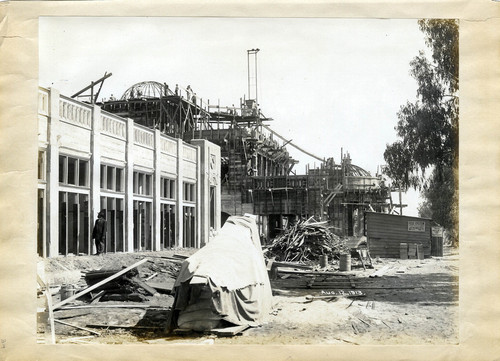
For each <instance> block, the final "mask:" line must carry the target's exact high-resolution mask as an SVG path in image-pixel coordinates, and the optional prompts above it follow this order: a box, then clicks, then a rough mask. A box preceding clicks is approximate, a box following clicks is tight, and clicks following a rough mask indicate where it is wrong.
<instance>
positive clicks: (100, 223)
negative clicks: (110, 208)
mask: <svg viewBox="0 0 500 361" xmlns="http://www.w3.org/2000/svg"><path fill="white" fill-rule="evenodd" d="M92 239H93V240H94V242H95V248H96V250H97V253H96V255H100V254H103V253H104V245H105V244H106V211H104V210H101V211H100V212H99V214H98V215H97V219H96V221H95V225H94V229H93V231H92Z"/></svg>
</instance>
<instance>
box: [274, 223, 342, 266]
mask: <svg viewBox="0 0 500 361" xmlns="http://www.w3.org/2000/svg"><path fill="white" fill-rule="evenodd" d="M330 228H331V227H328V222H326V221H325V222H317V221H315V220H314V218H312V217H311V218H309V219H308V220H305V221H298V222H296V223H295V224H294V225H292V226H291V227H289V228H287V229H285V230H284V231H283V233H281V234H280V235H279V236H278V237H277V238H275V239H274V240H273V241H272V244H271V245H270V247H269V248H268V253H269V255H270V256H274V257H276V259H277V260H280V261H284V262H307V261H317V260H318V259H319V258H320V256H322V255H327V256H329V258H338V257H339V255H340V254H341V253H348V252H349V248H348V247H347V245H346V240H345V239H341V238H340V237H339V236H337V235H335V234H334V233H332V231H331V230H330Z"/></svg>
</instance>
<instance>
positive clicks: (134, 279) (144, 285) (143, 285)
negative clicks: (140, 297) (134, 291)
mask: <svg viewBox="0 0 500 361" xmlns="http://www.w3.org/2000/svg"><path fill="white" fill-rule="evenodd" d="M130 280H131V281H132V282H133V283H135V284H136V285H137V286H139V287H141V288H142V289H144V290H145V291H146V292H147V293H149V294H150V295H151V296H155V295H157V294H158V291H157V290H156V289H154V288H153V287H151V286H149V285H148V284H147V283H145V282H143V281H142V280H141V279H139V277H132V278H131V279H130Z"/></svg>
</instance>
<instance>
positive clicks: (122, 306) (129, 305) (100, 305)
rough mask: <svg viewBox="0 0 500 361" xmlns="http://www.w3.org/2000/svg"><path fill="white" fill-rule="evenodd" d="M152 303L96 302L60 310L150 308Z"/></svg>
mask: <svg viewBox="0 0 500 361" xmlns="http://www.w3.org/2000/svg"><path fill="white" fill-rule="evenodd" d="M149 307H151V305H146V304H144V305H143V304H125V305H104V304H96V305H81V306H66V307H61V308H59V309H58V310H56V311H59V310H77V309H79V308H149ZM155 308H156V307H155Z"/></svg>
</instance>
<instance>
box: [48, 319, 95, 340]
mask: <svg viewBox="0 0 500 361" xmlns="http://www.w3.org/2000/svg"><path fill="white" fill-rule="evenodd" d="M54 321H55V322H57V323H60V324H61V325H66V326H70V327H74V328H77V329H79V330H83V331H87V332H90V333H93V334H94V335H97V336H101V334H100V333H99V332H96V331H94V330H91V329H88V328H85V327H81V326H77V325H73V324H71V323H67V322H64V321H61V320H54Z"/></svg>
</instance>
